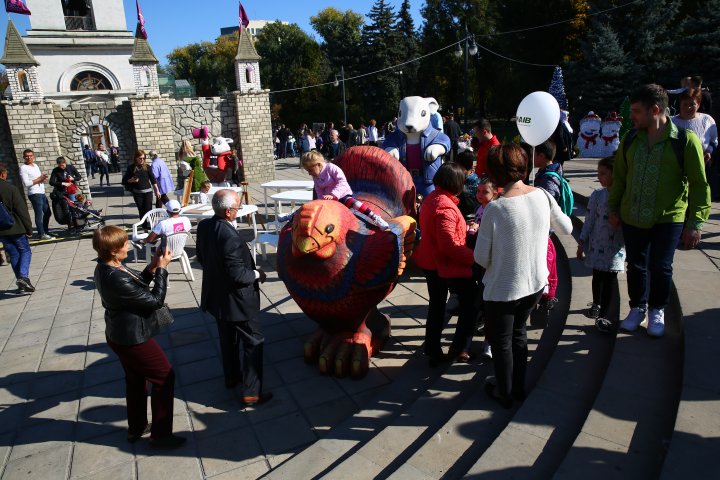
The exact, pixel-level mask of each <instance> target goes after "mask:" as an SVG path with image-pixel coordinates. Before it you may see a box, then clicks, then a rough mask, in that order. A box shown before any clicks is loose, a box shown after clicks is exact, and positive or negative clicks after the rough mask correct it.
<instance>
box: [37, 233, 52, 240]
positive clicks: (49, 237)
mask: <svg viewBox="0 0 720 480" xmlns="http://www.w3.org/2000/svg"><path fill="white" fill-rule="evenodd" d="M54 239H55V237H52V236H50V235H48V234H47V233H43V234H42V235H40V240H54Z"/></svg>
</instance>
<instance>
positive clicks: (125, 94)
mask: <svg viewBox="0 0 720 480" xmlns="http://www.w3.org/2000/svg"><path fill="white" fill-rule="evenodd" d="M29 6H30V7H31V8H32V11H33V12H34V13H33V15H32V16H31V19H30V22H31V29H29V30H28V31H27V35H26V36H25V37H22V36H21V35H20V34H19V33H18V30H17V29H16V28H15V26H14V25H13V23H12V22H11V21H8V29H7V34H6V38H5V49H4V52H3V56H2V58H0V63H3V64H4V65H5V67H6V69H7V73H8V79H9V80H10V88H9V90H10V93H11V100H5V101H2V102H0V161H2V162H3V163H6V164H8V166H9V167H10V168H9V170H10V175H11V178H12V177H15V180H17V171H18V168H19V164H18V159H20V161H22V151H23V150H24V149H26V148H31V149H33V150H34V151H35V154H36V158H37V162H38V164H39V165H40V168H41V169H42V170H43V171H47V172H49V171H50V170H51V169H52V168H54V166H55V159H56V158H57V157H59V156H61V155H62V156H65V157H67V158H68V159H69V160H70V161H71V162H73V163H76V164H77V165H79V166H80V165H82V164H83V157H82V148H83V146H84V145H91V146H93V148H96V147H97V145H98V144H100V143H102V144H105V145H106V146H111V145H114V146H117V147H119V150H120V163H121V166H125V165H127V164H128V163H129V162H132V158H133V154H134V152H135V150H137V149H143V150H156V151H158V153H159V154H160V155H161V157H163V158H164V159H165V160H166V161H168V164H169V165H173V164H175V161H176V152H177V151H178V150H179V148H180V144H181V142H182V141H183V140H192V131H193V129H194V128H198V127H201V126H203V125H207V126H208V127H209V128H210V134H211V135H212V136H223V137H228V138H232V139H233V140H234V145H235V146H236V147H237V149H238V156H239V157H240V158H241V159H242V160H243V162H244V166H245V173H246V177H247V179H248V181H250V182H263V181H267V180H272V179H273V178H274V176H275V167H274V162H273V153H272V149H273V144H272V131H271V122H270V102H269V95H268V91H267V90H263V89H262V87H261V83H260V69H259V61H260V57H259V55H257V52H256V51H255V48H254V46H253V45H252V40H251V39H250V36H249V35H246V36H241V38H240V39H239V42H238V55H237V57H236V60H235V64H236V65H235V70H236V73H237V91H235V92H232V93H229V94H227V95H224V96H222V97H210V98H183V99H173V98H170V97H169V96H168V95H162V94H160V89H159V82H158V75H157V64H158V60H157V58H156V57H155V55H154V53H153V51H152V48H151V46H150V44H149V42H148V40H147V39H145V38H143V36H142V35H141V34H140V32H139V29H138V30H136V32H135V35H133V34H132V33H131V32H129V31H128V30H127V27H126V25H125V12H124V7H123V2H122V0H102V1H99V0H95V1H93V0H33V1H32V2H31V3H30V4H29ZM192 141H193V142H197V141H196V140H192ZM198 147H199V146H198ZM197 150H199V148H198V149H197ZM78 170H79V171H81V172H82V174H83V175H84V168H79V169H78ZM81 188H82V190H83V191H85V192H86V193H90V191H89V188H88V186H87V183H86V179H84V178H83V181H82V183H81Z"/></svg>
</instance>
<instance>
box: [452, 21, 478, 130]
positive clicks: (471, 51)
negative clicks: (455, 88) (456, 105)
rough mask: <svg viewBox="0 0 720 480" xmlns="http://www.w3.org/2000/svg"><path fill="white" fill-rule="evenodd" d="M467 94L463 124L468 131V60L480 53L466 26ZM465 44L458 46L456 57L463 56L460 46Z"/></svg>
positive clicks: (473, 37)
mask: <svg viewBox="0 0 720 480" xmlns="http://www.w3.org/2000/svg"><path fill="white" fill-rule="evenodd" d="M464 42H465V94H464V97H463V124H464V129H465V131H466V132H467V131H468V59H469V57H470V55H473V56H475V55H476V54H477V52H478V48H477V45H476V44H475V36H474V35H471V34H470V32H468V29H467V25H465V40H464ZM462 43H463V42H462V41H461V42H460V43H458V44H457V48H456V49H455V56H456V57H460V56H462V54H463V48H462V47H461V46H460V45H461V44H462Z"/></svg>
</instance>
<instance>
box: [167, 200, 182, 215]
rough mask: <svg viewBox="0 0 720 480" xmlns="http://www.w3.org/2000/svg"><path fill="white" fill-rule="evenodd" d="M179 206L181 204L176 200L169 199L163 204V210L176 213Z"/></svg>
mask: <svg viewBox="0 0 720 480" xmlns="http://www.w3.org/2000/svg"><path fill="white" fill-rule="evenodd" d="M181 208H182V206H181V205H180V202H178V201H177V200H170V201H169V202H167V203H166V204H165V210H167V211H168V212H172V213H177V212H179V211H180V209H181Z"/></svg>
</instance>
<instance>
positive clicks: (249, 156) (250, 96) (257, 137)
mask: <svg viewBox="0 0 720 480" xmlns="http://www.w3.org/2000/svg"><path fill="white" fill-rule="evenodd" d="M234 96H235V105H236V113H237V121H236V124H237V125H238V130H239V137H240V143H239V145H238V156H240V158H242V159H243V163H244V165H245V177H246V178H247V181H248V182H251V183H262V182H267V181H270V180H274V179H275V161H274V158H273V138H272V126H271V123H270V95H269V94H268V90H263V91H260V92H250V93H239V92H235V93H234Z"/></svg>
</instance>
